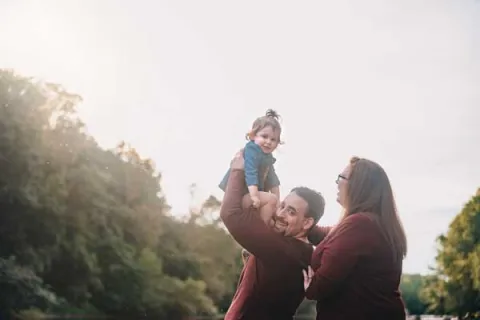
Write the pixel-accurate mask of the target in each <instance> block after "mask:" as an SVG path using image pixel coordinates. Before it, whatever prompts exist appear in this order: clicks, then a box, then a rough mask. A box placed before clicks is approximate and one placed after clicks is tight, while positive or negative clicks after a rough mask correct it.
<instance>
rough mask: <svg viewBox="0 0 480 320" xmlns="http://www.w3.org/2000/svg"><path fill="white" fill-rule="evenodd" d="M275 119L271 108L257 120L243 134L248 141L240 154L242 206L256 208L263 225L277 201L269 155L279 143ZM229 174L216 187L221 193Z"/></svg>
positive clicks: (275, 175)
mask: <svg viewBox="0 0 480 320" xmlns="http://www.w3.org/2000/svg"><path fill="white" fill-rule="evenodd" d="M278 118H279V116H278V114H277V113H276V112H275V111H273V110H271V109H269V110H267V112H266V114H265V115H264V116H262V117H259V118H257V119H256V120H255V121H254V122H253V125H252V129H251V130H250V132H248V133H247V135H246V138H247V140H248V142H247V144H246V145H245V148H244V151H243V152H244V154H243V156H244V159H245V182H246V189H245V191H244V192H245V196H244V197H243V202H242V205H243V207H244V208H248V207H250V206H252V205H253V207H255V208H258V209H260V217H261V218H262V220H263V221H264V222H265V223H269V222H270V219H271V217H272V214H273V213H275V210H276V207H277V202H278V199H279V198H280V181H279V179H278V176H277V174H276V173H275V168H274V167H273V164H274V163H275V161H276V159H275V158H274V157H273V156H272V152H273V151H275V149H276V148H277V146H278V144H279V143H280V134H281V130H282V129H281V126H280V123H279V121H278ZM229 175H230V170H228V171H227V173H226V174H225V176H224V178H223V180H222V182H221V183H220V185H219V187H220V189H222V190H223V191H225V188H226V186H227V182H228V177H229Z"/></svg>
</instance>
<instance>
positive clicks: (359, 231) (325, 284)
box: [305, 214, 376, 301]
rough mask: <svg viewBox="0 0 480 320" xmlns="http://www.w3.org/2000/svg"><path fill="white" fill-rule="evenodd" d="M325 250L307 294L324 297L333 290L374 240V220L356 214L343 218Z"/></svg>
mask: <svg viewBox="0 0 480 320" xmlns="http://www.w3.org/2000/svg"><path fill="white" fill-rule="evenodd" d="M334 232H335V235H333V237H332V238H331V239H330V240H328V241H329V243H328V244H326V245H325V248H324V250H323V252H322V257H321V263H320V267H319V268H318V269H317V270H315V273H314V275H313V277H312V280H311V283H310V285H309V286H308V288H307V290H306V292H305V296H306V297H307V299H310V300H316V301H321V300H323V299H324V298H326V297H329V296H331V295H332V294H334V293H335V292H336V291H337V290H338V288H339V287H340V286H341V284H342V283H343V282H344V281H345V279H346V278H347V277H348V276H349V275H350V273H351V272H352V270H353V269H354V267H355V265H356V264H357V261H358V259H359V258H360V257H361V256H362V255H365V254H367V253H368V252H369V251H370V248H371V247H372V246H373V245H374V244H375V232H376V231H375V230H374V224H373V222H372V221H371V220H370V218H369V217H367V216H365V215H362V214H354V215H351V216H349V217H348V218H346V219H345V220H343V221H342V222H341V223H340V224H339V225H338V227H337V230H335V231H334Z"/></svg>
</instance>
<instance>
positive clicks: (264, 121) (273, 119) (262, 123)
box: [245, 109, 282, 143]
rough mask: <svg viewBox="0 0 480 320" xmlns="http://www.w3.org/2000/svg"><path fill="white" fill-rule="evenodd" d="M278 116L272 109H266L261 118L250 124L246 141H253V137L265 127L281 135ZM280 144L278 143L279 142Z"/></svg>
mask: <svg viewBox="0 0 480 320" xmlns="http://www.w3.org/2000/svg"><path fill="white" fill-rule="evenodd" d="M279 119H280V115H279V114H278V113H277V112H276V111H275V110H272V109H268V110H267V112H266V113H265V115H264V116H261V117H259V118H257V119H255V121H254V122H253V124H252V129H251V130H250V131H249V132H248V133H247V134H246V136H245V138H246V139H247V140H253V138H254V137H255V135H256V134H257V133H258V132H259V131H260V130H262V129H263V128H265V127H272V129H273V130H274V131H277V130H278V132H279V136H280V134H281V133H282V127H281V125H280V122H279ZM279 143H280V142H279Z"/></svg>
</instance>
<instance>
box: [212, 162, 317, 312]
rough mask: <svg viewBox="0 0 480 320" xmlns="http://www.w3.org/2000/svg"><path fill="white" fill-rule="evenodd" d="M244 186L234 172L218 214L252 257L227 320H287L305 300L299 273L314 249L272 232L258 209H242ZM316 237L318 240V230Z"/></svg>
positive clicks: (246, 265)
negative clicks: (261, 217)
mask: <svg viewBox="0 0 480 320" xmlns="http://www.w3.org/2000/svg"><path fill="white" fill-rule="evenodd" d="M244 184H245V176H244V172H243V171H241V170H232V171H231V173H230V177H229V180H228V184H227V188H226V192H225V195H224V198H223V204H222V207H221V210H220V216H221V218H222V220H223V222H224V224H225V226H226V227H227V229H228V231H229V232H230V234H231V235H232V236H233V238H234V239H235V240H236V241H237V242H238V243H239V244H240V245H241V246H242V247H243V248H245V249H246V250H247V251H249V252H250V253H251V254H252V255H251V256H250V257H249V258H248V260H247V262H246V264H245V266H244V268H243V270H242V273H241V275H240V279H239V282H238V286H237V291H236V292H235V295H234V297H233V300H232V303H231V305H230V308H229V310H228V312H227V314H226V315H225V320H239V319H245V320H284V319H289V320H291V319H292V318H293V316H294V314H295V312H296V310H297V308H298V306H299V305H300V303H301V302H302V300H303V299H304V297H305V290H304V287H303V275H302V270H303V269H306V268H307V266H308V265H309V264H310V259H311V257H312V253H313V247H312V245H310V244H307V243H305V242H303V241H301V240H298V239H296V238H292V237H285V236H283V235H281V234H278V233H275V232H274V231H273V230H272V229H271V228H270V227H268V226H267V225H266V224H265V223H264V222H263V221H262V220H261V219H260V215H259V212H258V210H255V209H248V210H243V209H242V196H243V194H244V188H245V185H244ZM315 238H316V239H320V238H322V229H321V228H318V229H316V236H315Z"/></svg>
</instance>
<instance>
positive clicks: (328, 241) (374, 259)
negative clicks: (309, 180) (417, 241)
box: [306, 213, 405, 320]
mask: <svg viewBox="0 0 480 320" xmlns="http://www.w3.org/2000/svg"><path fill="white" fill-rule="evenodd" d="M311 264H312V268H313V270H314V271H315V275H314V276H313V279H312V282H311V284H310V286H309V287H308V289H307V291H306V297H307V298H308V299H310V300H316V301H317V320H324V319H328V320H347V319H348V320H351V319H355V320H387V319H388V320H405V307H404V304H403V301H402V298H401V296H400V293H399V289H398V287H399V283H400V277H401V274H402V261H401V260H400V261H398V262H395V261H394V259H393V258H392V251H391V248H390V247H389V245H388V244H387V243H386V241H385V240H384V237H383V236H382V234H381V232H380V229H379V226H378V224H377V223H375V221H374V220H373V218H372V217H371V216H370V215H369V214H366V213H357V214H353V215H350V216H348V217H347V218H345V219H344V220H343V221H342V222H340V223H339V224H338V226H337V227H336V228H334V229H333V230H332V231H331V232H330V233H329V235H328V236H327V237H326V238H325V239H324V240H323V241H322V242H321V243H320V245H318V246H317V247H316V248H315V251H314V253H313V256H312V261H311Z"/></svg>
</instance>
